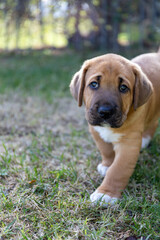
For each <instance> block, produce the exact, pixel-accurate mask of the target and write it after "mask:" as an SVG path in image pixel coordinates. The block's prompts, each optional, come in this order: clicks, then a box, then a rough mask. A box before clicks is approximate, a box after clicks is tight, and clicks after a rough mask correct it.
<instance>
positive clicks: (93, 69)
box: [70, 52, 160, 198]
mask: <svg viewBox="0 0 160 240" xmlns="http://www.w3.org/2000/svg"><path fill="white" fill-rule="evenodd" d="M98 75H100V76H101V81H100V89H99V90H98V91H93V90H92V89H90V87H89V84H90V82H92V81H93V80H94V79H96V76H98ZM120 78H123V81H124V82H125V84H126V85H127V86H128V88H129V89H130V91H129V92H128V93H126V94H121V93H119V91H118V84H119V79H120ZM70 88H71V93H72V95H73V96H74V97H75V98H76V99H77V101H78V103H79V106H81V105H82V101H84V104H85V107H86V118H87V120H88V123H89V129H90V132H91V134H92V136H93V138H94V140H95V142H96V145H97V147H98V149H99V150H100V153H101V155H102V165H104V166H108V167H109V169H108V171H107V174H106V176H105V177H104V180H103V182H102V184H101V185H100V187H99V188H98V192H100V193H104V194H107V195H109V196H111V197H118V198H119V197H120V196H121V192H122V191H123V190H124V188H125V187H126V185H127V183H128V181H129V178H130V176H131V175H132V173H133V171H134V168H135V166H136V162H137V159H138V155H139V152H140V148H141V143H142V137H146V136H150V137H153V135H154V132H155V130H156V127H157V125H158V118H159V117H160V52H158V53H150V54H143V55H140V56H138V57H136V58H134V59H132V60H131V61H129V60H127V59H125V58H123V57H121V56H119V55H115V54H106V55H103V56H100V57H96V58H93V59H91V60H88V61H86V62H85V63H84V64H83V66H82V68H81V70H80V71H79V72H78V73H76V75H75V76H74V77H73V79H72V81H71V85H70ZM100 102H102V103H103V102H107V103H108V102H109V103H110V102H114V103H116V106H117V108H118V111H119V112H120V113H121V118H120V119H119V120H117V123H116V124H117V127H112V128H111V130H112V131H113V132H114V133H119V134H121V138H120V139H119V140H118V141H115V142H112V143H107V142H105V141H104V140H103V139H102V138H101V137H100V135H99V133H98V132H96V131H95V129H94V121H96V116H97V115H96V114H97V113H95V112H96V110H95V109H97V108H96V107H95V105H96V104H97V103H98V104H100ZM91 113H92V114H91Z"/></svg>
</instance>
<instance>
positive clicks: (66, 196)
mask: <svg viewBox="0 0 160 240" xmlns="http://www.w3.org/2000/svg"><path fill="white" fill-rule="evenodd" d="M70 57H71V56H70ZM44 58H45V60H46V58H47V57H46V56H44ZM44 58H43V57H41V60H40V59H39V56H38V58H37V60H36V61H38V62H39V61H42V59H43V60H44ZM3 59H4V58H3ZM15 59H16V58H13V62H12V59H11V58H10V57H9V58H7V59H6V58H5V61H4V62H3V64H4V65H5V66H11V67H10V68H12V69H14V68H15V66H14V64H17V65H18V66H20V62H23V61H27V62H28V59H29V57H28V58H27V59H26V60H24V59H23V58H22V59H21V58H20V59H19V57H18V59H16V60H15ZM8 61H9V63H8ZM19 61H20V62H19ZM30 61H31V66H30V65H29V66H30V67H32V59H30ZM34 61H35V60H34ZM49 61H53V60H48V64H46V61H42V62H41V63H43V64H42V68H46V67H47V71H48V68H49V67H48V66H50V65H51V63H50V62H49ZM72 61H73V60H70V63H68V64H69V65H68V66H66V65H65V68H64V69H67V67H68V72H70V68H69V66H70V65H71V66H72V64H73V62H72ZM64 62H65V61H64ZM78 63H79V62H78V61H77V65H78ZM23 68H24V66H23ZM26 69H27V70H28V68H26ZM22 70H23V69H21V71H22ZM0 71H1V72H2V73H3V71H4V70H3V66H2V69H0ZM7 71H9V67H7ZM57 71H58V70H57ZM59 71H61V69H60V70H59ZM1 72H0V73H1ZM26 74H28V73H26ZM4 76H5V74H4ZM65 76H66V72H65ZM68 76H69V77H71V76H70V75H68ZM22 77H23V76H22ZM34 77H35V76H34ZM69 77H68V79H69ZM9 78H12V74H10V75H9ZM38 78H39V75H38ZM38 78H37V79H38ZM65 81H67V84H66V83H65V84H66V85H68V81H69V80H65ZM5 84H6V81H5V83H3V84H2V85H5ZM9 85H10V84H9ZM66 85H65V86H66ZM6 88H7V85H6ZM35 88H36V87H35ZM63 89H65V87H64V88H63ZM36 90H37V88H36ZM67 91H68V90H67ZM24 93H25V94H24ZM44 95H45V94H42V93H39V95H38V94H33V92H31V91H30V92H27V94H26V92H25V91H24V89H23V88H22V89H21V90H19V88H18V91H17V89H16V87H13V88H12V89H11V90H10V91H8V90H5V91H4V93H1V95H0V150H1V155H0V212H1V214H0V239H1V240H5V239H13V240H18V239H33V240H34V239H44V240H51V239H56V240H58V239H65V240H66V239H73V240H76V239H82V240H83V239H89V240H90V239H97V240H99V239H101V240H115V239H117V240H120V239H128V240H129V239H130V240H135V239H143V240H145V239H151V240H152V239H159V238H160V235H159V216H160V206H159V167H160V166H159V164H158V161H159V160H160V157H159V156H160V128H158V130H157V132H156V135H155V137H154V139H153V141H152V143H151V145H150V147H149V148H148V149H144V150H143V151H142V152H141V154H140V156H139V161H138V164H137V167H136V170H135V172H134V174H133V176H132V178H131V179H130V182H129V185H128V187H127V188H126V190H125V191H124V193H123V196H122V199H121V201H120V202H118V204H117V205H116V206H115V207H111V206H109V207H108V208H107V209H104V208H102V207H99V206H96V207H93V206H92V204H91V202H90V201H89V196H90V194H91V193H92V192H93V191H94V190H95V189H96V187H98V185H99V184H100V183H101V181H102V178H101V177H100V176H99V174H98V172H97V170H96V167H97V165H98V163H100V159H101V157H100V154H99V152H98V150H97V149H96V147H95V144H94V142H93V140H92V138H91V136H90V134H89V132H88V126H87V123H86V120H85V113H84V108H83V107H82V108H78V106H77V103H76V102H75V100H73V99H72V98H71V97H70V96H69V94H68V92H66V93H64V92H63V94H62V95H61V94H57V92H53V93H50V92H49V90H47V95H52V97H53V99H52V101H51V100H50V97H49V100H48V98H46V97H44ZM60 95H61V96H60Z"/></svg>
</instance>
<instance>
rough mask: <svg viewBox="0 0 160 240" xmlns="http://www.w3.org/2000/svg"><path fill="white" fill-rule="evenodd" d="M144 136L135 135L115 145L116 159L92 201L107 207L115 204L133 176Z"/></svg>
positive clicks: (92, 196)
mask: <svg viewBox="0 0 160 240" xmlns="http://www.w3.org/2000/svg"><path fill="white" fill-rule="evenodd" d="M141 141H142V136H141V134H138V133H137V134H136V136H135V134H134V136H131V137H130V138H128V136H127V139H125V138H124V139H122V141H121V142H120V143H116V144H114V150H115V159H114V162H113V163H112V165H111V166H110V168H109V169H108V171H107V173H106V176H105V178H104V180H103V182H102V184H101V185H100V186H99V187H98V189H97V190H96V191H95V192H94V193H93V194H92V195H91V197H90V198H91V201H92V202H94V203H97V202H100V205H102V206H104V207H106V206H107V205H108V203H110V204H114V203H115V201H117V199H118V198H119V197H120V196H121V193H122V191H123V190H124V189H125V187H126V185H127V183H128V181H129V178H130V176H131V175H132V173H133V171H134V168H135V166H136V162H137V159H138V155H139V151H140V147H141Z"/></svg>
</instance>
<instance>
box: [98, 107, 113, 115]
mask: <svg viewBox="0 0 160 240" xmlns="http://www.w3.org/2000/svg"><path fill="white" fill-rule="evenodd" d="M114 112H115V106H111V105H108V106H100V107H99V108H98V114H99V115H100V117H101V118H109V117H111V116H112V115H113V114H114Z"/></svg>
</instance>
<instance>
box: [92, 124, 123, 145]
mask: <svg viewBox="0 0 160 240" xmlns="http://www.w3.org/2000/svg"><path fill="white" fill-rule="evenodd" d="M94 129H95V130H96V131H97V132H98V133H99V135H100V137H101V138H102V139H103V140H104V141H105V142H108V143H112V142H118V140H119V139H120V138H121V137H122V136H123V134H120V133H114V132H113V130H112V129H111V128H110V127H109V126H105V127H100V126H95V127H94Z"/></svg>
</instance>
